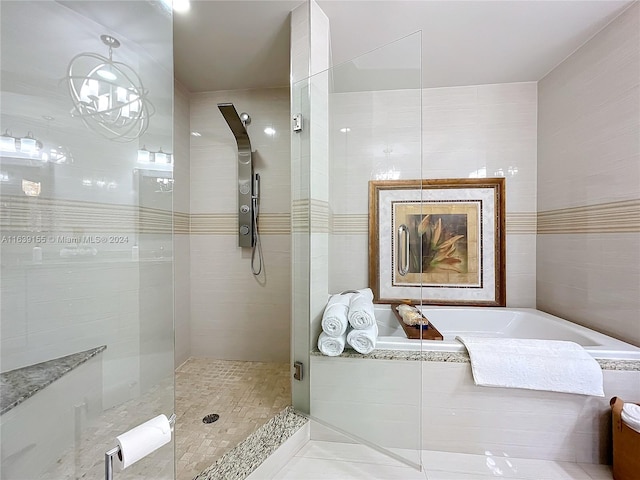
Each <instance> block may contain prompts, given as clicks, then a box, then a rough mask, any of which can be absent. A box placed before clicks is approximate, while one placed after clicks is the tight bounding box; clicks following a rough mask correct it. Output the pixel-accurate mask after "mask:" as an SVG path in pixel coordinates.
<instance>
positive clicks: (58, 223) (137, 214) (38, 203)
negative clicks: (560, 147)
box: [0, 196, 540, 235]
mask: <svg viewBox="0 0 640 480" xmlns="http://www.w3.org/2000/svg"><path fill="white" fill-rule="evenodd" d="M237 222H238V221H237V217H236V214H235V213H194V214H188V213H185V212H173V213H172V212H171V211H168V210H162V209H157V208H149V207H141V206H132V205H118V204H106V203H93V202H84V201H73V200H51V199H42V198H36V199H34V198H28V197H18V196H3V197H2V208H1V209H0V227H1V228H2V229H3V230H4V231H12V232H16V233H33V232H34V231H38V232H40V231H45V232H46V231H68V232H73V231H81V232H83V233H112V232H122V233H155V234H169V233H171V232H172V229H173V232H174V233H176V234H182V235H187V234H192V235H235V234H236V232H237V228H238V224H237ZM368 228H369V217H368V214H366V213H364V214H333V213H332V212H331V211H330V208H329V204H328V203H327V202H325V201H321V200H308V199H303V200H295V201H294V202H293V205H292V213H291V214H289V213H263V214H261V215H260V233H262V234H265V235H289V234H290V233H291V232H294V233H309V232H310V231H311V232H312V233H330V234H334V235H366V234H367V232H368ZM538 232H539V233H540V229H538ZM507 233H508V234H535V233H536V214H535V213H510V214H507Z"/></svg>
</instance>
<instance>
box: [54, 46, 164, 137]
mask: <svg viewBox="0 0 640 480" xmlns="http://www.w3.org/2000/svg"><path fill="white" fill-rule="evenodd" d="M100 39H101V40H102V42H103V43H104V44H105V45H106V46H107V47H109V58H106V57H103V56H102V55H99V54H97V53H89V52H86V53H80V54H78V55H76V56H75V57H73V59H71V62H70V63H69V67H68V69H67V81H68V86H69V94H70V95H71V100H72V101H73V105H74V106H73V109H72V110H71V115H72V116H74V117H79V118H80V119H82V121H83V122H84V124H85V125H86V126H87V127H88V128H90V129H91V130H93V131H95V132H97V133H99V134H101V135H103V136H104V137H106V138H108V139H109V140H113V141H116V142H130V141H132V140H135V139H136V138H138V137H140V136H141V135H142V134H144V132H146V130H147V128H148V127H149V117H151V115H153V113H154V107H153V105H152V103H151V102H150V101H149V100H148V98H147V96H148V94H149V92H148V90H146V89H145V88H144V85H143V84H142V80H141V79H140V77H139V76H138V74H137V73H136V72H135V71H134V70H133V69H132V68H131V67H129V66H128V65H126V64H125V63H122V62H116V61H114V60H113V58H112V56H113V49H114V48H118V47H119V46H120V42H119V41H118V40H117V39H116V38H114V37H112V36H110V35H101V36H100Z"/></svg>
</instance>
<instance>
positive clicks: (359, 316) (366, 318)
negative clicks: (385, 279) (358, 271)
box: [349, 288, 376, 330]
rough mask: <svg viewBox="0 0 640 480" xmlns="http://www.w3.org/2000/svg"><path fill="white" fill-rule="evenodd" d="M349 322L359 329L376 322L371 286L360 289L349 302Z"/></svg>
mask: <svg viewBox="0 0 640 480" xmlns="http://www.w3.org/2000/svg"><path fill="white" fill-rule="evenodd" d="M349 323H350V324H351V326H352V327H353V328H355V329H357V330H361V329H364V328H369V327H371V326H373V325H375V324H376V317H375V314H374V310H373V292H372V291H371V289H370V288H363V289H362V290H358V293H356V294H354V295H353V296H352V297H351V301H350V302H349Z"/></svg>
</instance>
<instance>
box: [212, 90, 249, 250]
mask: <svg viewBox="0 0 640 480" xmlns="http://www.w3.org/2000/svg"><path fill="white" fill-rule="evenodd" d="M218 108H219V109H220V112H221V113H222V116H223V117H224V119H225V120H226V121H227V124H228V125H229V128H230V129H231V132H232V133H233V136H234V137H235V139H236V143H237V144H238V246H240V247H249V248H250V247H253V246H254V242H255V235H254V230H255V228H256V224H255V223H256V222H255V221H254V219H255V216H256V215H255V213H257V212H255V206H256V205H255V204H256V202H255V199H257V195H258V192H257V188H256V186H255V182H254V175H253V161H252V158H251V142H250V140H249V134H248V133H247V129H246V127H245V125H246V124H247V123H249V121H250V118H249V116H248V115H246V114H243V117H244V121H243V119H241V118H240V115H238V112H237V111H236V108H235V107H234V106H233V103H219V104H218Z"/></svg>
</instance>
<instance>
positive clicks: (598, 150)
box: [537, 2, 640, 345]
mask: <svg viewBox="0 0 640 480" xmlns="http://www.w3.org/2000/svg"><path fill="white" fill-rule="evenodd" d="M538 96H539V121H538V151H539V156H538V234H539V235H538V242H537V305H538V308H540V309H541V310H545V311H548V312H551V313H554V314H556V315H558V316H561V317H565V318H568V319H570V320H572V321H575V322H577V323H581V324H583V325H587V326H589V327H591V328H593V329H595V330H599V331H602V332H604V333H607V334H610V335H612V336H615V337H618V338H620V339H622V340H625V341H628V342H631V343H634V344H636V345H640V324H639V323H638V322H639V321H640V320H639V319H640V215H639V212H640V133H639V132H640V4H638V3H637V2H636V3H635V4H634V5H633V6H631V7H630V8H629V9H627V10H626V11H625V12H623V13H622V14H621V15H620V16H619V17H618V18H616V19H615V20H614V21H613V22H611V23H610V24H609V25H608V26H607V27H606V28H605V29H604V30H602V31H601V32H600V33H599V34H597V35H596V36H595V37H593V38H592V39H591V40H590V41H589V42H587V43H586V44H585V45H583V46H582V47H581V48H580V49H579V50H577V51H576V52H575V53H574V54H573V55H571V56H570V57H569V58H567V59H566V60H565V61H564V62H563V63H561V64H560V65H559V66H558V67H556V68H555V69H554V70H553V71H552V72H550V73H549V74H548V75H547V76H546V77H545V78H543V79H542V80H541V81H540V82H539V87H538Z"/></svg>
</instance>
